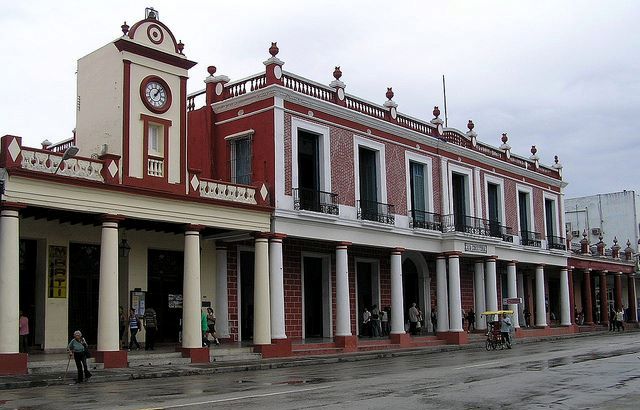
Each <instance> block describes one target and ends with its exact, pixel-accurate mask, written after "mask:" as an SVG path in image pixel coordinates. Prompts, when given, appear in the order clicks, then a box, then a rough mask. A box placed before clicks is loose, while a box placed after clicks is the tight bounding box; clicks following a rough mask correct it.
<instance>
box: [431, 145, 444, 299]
mask: <svg viewBox="0 0 640 410" xmlns="http://www.w3.org/2000/svg"><path fill="white" fill-rule="evenodd" d="M432 159H433V161H432V164H433V170H432V172H433V177H432V178H433V180H432V181H431V183H432V184H433V185H432V186H433V212H434V213H436V214H442V174H441V172H442V171H441V168H442V167H441V166H440V158H438V157H432ZM434 293H435V292H432V294H434Z"/></svg>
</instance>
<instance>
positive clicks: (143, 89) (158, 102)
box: [140, 77, 171, 114]
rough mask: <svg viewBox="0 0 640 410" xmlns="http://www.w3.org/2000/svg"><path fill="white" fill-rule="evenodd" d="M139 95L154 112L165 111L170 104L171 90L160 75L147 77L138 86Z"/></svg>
mask: <svg viewBox="0 0 640 410" xmlns="http://www.w3.org/2000/svg"><path fill="white" fill-rule="evenodd" d="M140 97H141V98H142V102H144V105H146V106H147V108H148V109H149V110H150V111H152V112H154V113H158V114H160V113H163V112H166V111H167V110H168V109H169V107H170V106H171V91H170V90H169V86H168V85H167V83H166V82H165V81H163V80H162V79H161V78H160V77H147V78H146V79H145V80H144V81H143V82H142V84H141V86H140Z"/></svg>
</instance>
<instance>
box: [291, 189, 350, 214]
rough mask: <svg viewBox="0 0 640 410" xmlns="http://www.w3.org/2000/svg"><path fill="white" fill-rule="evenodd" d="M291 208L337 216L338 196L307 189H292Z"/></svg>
mask: <svg viewBox="0 0 640 410" xmlns="http://www.w3.org/2000/svg"><path fill="white" fill-rule="evenodd" d="M293 208H294V209H295V210H296V211H299V210H301V209H302V210H305V211H313V212H321V213H323V214H331V215H338V212H339V211H338V194H334V193H332V192H324V191H316V190H313V189H308V188H293Z"/></svg>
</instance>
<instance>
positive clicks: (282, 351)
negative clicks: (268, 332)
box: [253, 339, 293, 359]
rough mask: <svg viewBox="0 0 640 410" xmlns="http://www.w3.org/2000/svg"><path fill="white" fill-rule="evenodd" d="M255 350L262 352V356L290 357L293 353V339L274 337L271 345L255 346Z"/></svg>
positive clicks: (267, 357) (266, 357)
mask: <svg viewBox="0 0 640 410" xmlns="http://www.w3.org/2000/svg"><path fill="white" fill-rule="evenodd" d="M253 351H254V352H255V353H260V354H262V357H263V358H265V359H269V358H272V357H289V356H292V355H293V349H292V347H291V340H289V339H272V340H271V344H269V345H255V346H253Z"/></svg>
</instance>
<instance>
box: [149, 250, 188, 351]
mask: <svg viewBox="0 0 640 410" xmlns="http://www.w3.org/2000/svg"><path fill="white" fill-rule="evenodd" d="M147 269H148V272H147V284H148V287H147V289H148V291H147V299H146V301H145V302H146V307H152V308H153V309H154V310H155V311H156V314H157V317H158V331H157V333H156V341H158V342H164V343H175V342H177V341H178V333H179V332H180V322H181V320H182V308H176V307H173V306H172V307H171V308H169V295H182V283H183V276H184V253H182V252H181V251H165V250H158V249H149V251H148V254H147Z"/></svg>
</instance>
